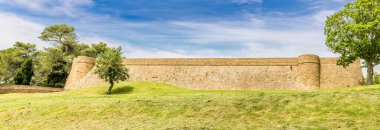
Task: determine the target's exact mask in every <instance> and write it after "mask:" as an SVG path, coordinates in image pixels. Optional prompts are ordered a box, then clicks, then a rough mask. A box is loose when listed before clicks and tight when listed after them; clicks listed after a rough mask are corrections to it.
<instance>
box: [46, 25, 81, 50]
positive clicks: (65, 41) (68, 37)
mask: <svg viewBox="0 0 380 130" xmlns="http://www.w3.org/2000/svg"><path fill="white" fill-rule="evenodd" d="M74 31H75V28H74V27H73V26H69V25H67V24H58V25H53V26H50V27H47V28H45V29H44V31H43V32H42V33H41V36H40V37H39V38H40V39H41V40H43V41H52V42H54V44H55V45H57V46H59V47H60V48H61V49H62V51H63V52H65V53H68V54H70V53H73V52H74V49H75V44H76V41H75V40H76V36H77V35H76V34H75V32H74Z"/></svg>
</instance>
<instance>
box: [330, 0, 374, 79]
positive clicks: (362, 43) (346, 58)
mask: <svg viewBox="0 0 380 130" xmlns="http://www.w3.org/2000/svg"><path fill="white" fill-rule="evenodd" d="M325 34H326V35H327V38H326V45H327V46H328V47H329V48H331V50H332V51H333V52H334V53H339V54H341V57H340V58H339V60H338V64H339V65H343V66H348V65H349V64H350V63H353V62H354V61H355V60H356V59H357V58H360V59H363V60H364V61H365V62H366V64H367V65H366V66H367V68H368V69H367V73H368V76H367V77H368V78H367V80H368V81H367V83H368V84H373V74H374V72H373V68H374V66H375V65H376V64H377V63H379V59H380V1H379V0H357V1H356V2H354V3H348V4H346V6H345V8H344V9H343V10H341V11H339V12H337V13H335V14H333V15H332V16H330V17H328V20H327V21H326V26H325Z"/></svg>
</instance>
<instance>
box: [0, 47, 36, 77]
mask: <svg viewBox="0 0 380 130" xmlns="http://www.w3.org/2000/svg"><path fill="white" fill-rule="evenodd" d="M37 57H38V52H37V49H36V45H34V44H31V43H22V42H16V43H15V44H14V45H13V47H11V48H8V49H5V50H1V51H0V84H7V83H10V82H11V81H12V80H13V77H14V76H15V73H16V72H17V70H18V69H19V68H21V65H22V63H23V62H24V61H25V60H26V59H27V58H30V59H36V58H37ZM33 64H34V63H33Z"/></svg>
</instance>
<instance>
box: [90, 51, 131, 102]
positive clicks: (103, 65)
mask: <svg viewBox="0 0 380 130" xmlns="http://www.w3.org/2000/svg"><path fill="white" fill-rule="evenodd" d="M122 62H123V57H122V53H121V48H120V47H119V48H117V49H115V48H112V49H109V50H107V51H105V52H104V53H102V54H100V56H99V57H98V58H97V59H96V69H95V74H97V75H98V76H99V77H100V78H102V79H104V80H106V81H107V82H109V83H110V87H109V88H108V92H107V94H111V91H112V88H113V86H114V84H115V82H119V81H125V80H127V79H128V78H129V75H128V69H126V68H125V67H124V65H123V64H122Z"/></svg>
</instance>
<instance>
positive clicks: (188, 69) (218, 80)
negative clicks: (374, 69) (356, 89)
mask: <svg viewBox="0 0 380 130" xmlns="http://www.w3.org/2000/svg"><path fill="white" fill-rule="evenodd" d="M336 60H337V58H319V57H318V56H317V55H301V56H299V57H298V58H198V59H190V58H183V59H125V60H124V62H123V64H124V65H125V66H126V67H127V68H128V69H129V75H130V79H129V80H130V81H151V82H162V83H167V84H172V85H177V86H182V87H185V88H188V89H196V90H248V89H258V90H265V89H266V90H268V89H288V90H309V89H318V88H337V87H348V86H359V85H362V82H363V74H362V71H361V67H360V61H359V60H358V61H356V62H355V63H353V64H351V65H350V66H348V67H347V68H343V67H341V66H337V65H336ZM94 66H95V59H94V58H90V57H84V56H80V57H78V58H76V59H74V63H73V66H72V70H71V72H70V75H69V78H68V80H67V83H66V85H65V89H66V90H70V89H76V88H82V87H85V86H89V85H98V84H105V83H106V82H104V81H103V80H101V79H99V78H98V77H97V75H95V74H94V69H95V67H94Z"/></svg>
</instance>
